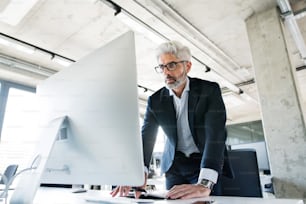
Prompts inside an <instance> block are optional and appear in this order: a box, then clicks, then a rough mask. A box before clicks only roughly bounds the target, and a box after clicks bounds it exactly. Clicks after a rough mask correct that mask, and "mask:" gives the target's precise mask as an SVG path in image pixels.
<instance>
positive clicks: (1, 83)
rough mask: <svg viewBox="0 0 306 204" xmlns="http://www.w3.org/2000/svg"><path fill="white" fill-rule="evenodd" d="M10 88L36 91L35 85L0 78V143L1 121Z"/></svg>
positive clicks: (2, 120) (0, 133)
mask: <svg viewBox="0 0 306 204" xmlns="http://www.w3.org/2000/svg"><path fill="white" fill-rule="evenodd" d="M10 88H15V89H20V90H23V91H28V92H32V93H36V88H35V87H31V86H27V85H22V84H18V83H15V82H10V81H6V80H1V79H0V143H1V135H2V128H3V122H4V117H5V111H6V105H7V100H8V94H9V90H10Z"/></svg>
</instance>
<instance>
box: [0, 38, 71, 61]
mask: <svg viewBox="0 0 306 204" xmlns="http://www.w3.org/2000/svg"><path fill="white" fill-rule="evenodd" d="M0 44H2V45H5V46H9V47H13V48H15V49H17V50H19V51H22V52H25V53H27V54H38V55H39V56H43V57H45V58H46V59H49V60H53V61H54V62H56V63H58V64H60V65H62V66H65V67H67V66H69V65H71V64H72V63H73V62H75V61H74V60H72V59H69V58H67V57H63V56H61V55H58V54H56V53H54V52H51V51H48V50H45V49H42V48H40V47H37V46H35V45H32V44H29V43H27V42H24V41H21V40H19V39H16V38H13V37H11V36H8V35H5V34H3V33H0Z"/></svg>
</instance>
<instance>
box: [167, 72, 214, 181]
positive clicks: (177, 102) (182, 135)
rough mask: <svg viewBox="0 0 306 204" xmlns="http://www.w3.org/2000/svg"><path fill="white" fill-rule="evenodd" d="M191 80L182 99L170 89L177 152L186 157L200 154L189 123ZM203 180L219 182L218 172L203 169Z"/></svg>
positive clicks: (201, 172) (187, 83) (187, 82)
mask: <svg viewBox="0 0 306 204" xmlns="http://www.w3.org/2000/svg"><path fill="white" fill-rule="evenodd" d="M189 90H190V88H189V79H188V78H187V80H186V86H185V88H184V90H183V93H182V95H181V97H180V98H179V97H177V96H176V95H175V93H174V92H173V91H172V90H171V89H169V92H170V96H173V104H174V108H175V111H176V119H177V136H178V144H177V150H178V151H180V152H183V153H184V154H185V155H186V157H189V156H190V154H192V153H199V152H200V151H199V149H198V148H197V146H196V145H195V143H194V140H193V138H192V135H191V131H190V127H189V123H188V96H189ZM202 179H207V180H210V181H212V182H214V183H216V182H217V179H218V172H217V171H215V170H213V169H208V168H202V169H201V171H200V175H199V181H200V180H202Z"/></svg>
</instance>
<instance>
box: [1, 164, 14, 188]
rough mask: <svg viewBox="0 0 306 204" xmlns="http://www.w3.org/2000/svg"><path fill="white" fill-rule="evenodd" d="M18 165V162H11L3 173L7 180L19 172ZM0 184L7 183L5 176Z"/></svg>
mask: <svg viewBox="0 0 306 204" xmlns="http://www.w3.org/2000/svg"><path fill="white" fill-rule="evenodd" d="M17 169H18V165H17V164H11V165H9V166H8V167H6V169H5V171H4V173H3V175H4V176H5V177H6V179H7V181H9V180H10V179H11V178H12V177H13V176H14V175H15V174H16V172H17ZM0 184H5V183H4V179H3V177H1V180H0Z"/></svg>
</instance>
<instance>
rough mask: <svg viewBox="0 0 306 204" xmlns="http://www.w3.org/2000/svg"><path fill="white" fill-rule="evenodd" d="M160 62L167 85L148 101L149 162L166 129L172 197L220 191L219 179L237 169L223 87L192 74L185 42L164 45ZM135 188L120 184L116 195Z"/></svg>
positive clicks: (146, 161) (166, 160) (165, 161)
mask: <svg viewBox="0 0 306 204" xmlns="http://www.w3.org/2000/svg"><path fill="white" fill-rule="evenodd" d="M157 61H158V64H159V65H158V66H156V67H155V70H156V71H157V72H158V73H160V74H162V75H163V77H164V81H165V87H163V88H161V89H160V90H158V91H156V92H155V93H154V94H153V95H152V96H150V97H149V99H148V105H147V110H146V113H145V117H144V124H143V127H142V139H143V150H144V164H145V166H146V168H149V165H150V161H151V157H152V152H153V148H154V144H155V141H156V135H157V130H158V127H161V128H162V129H163V131H164V133H165V134H166V142H165V148H164V152H163V156H162V161H161V171H162V172H164V173H165V177H166V188H167V189H168V190H169V192H168V194H167V197H168V198H171V199H177V198H181V199H186V198H193V197H203V196H204V197H205V196H209V195H210V194H211V193H212V194H214V195H220V194H221V192H220V188H219V187H218V186H219V185H220V184H219V183H218V178H219V177H220V175H221V174H222V173H225V174H228V175H231V170H230V165H229V164H228V163H227V162H224V161H225V158H226V157H225V156H226V155H227V152H226V148H225V140H226V128H225V122H226V111H225V106H224V103H223V100H222V96H221V91H220V88H219V85H218V84H217V83H215V82H210V81H205V80H201V79H198V78H191V77H189V76H188V75H187V74H188V73H189V71H190V70H191V67H192V63H191V53H190V50H189V48H188V47H186V46H184V45H182V44H181V43H179V42H176V41H169V42H166V43H163V44H161V45H160V46H159V47H158V49H157ZM146 175H147V174H146ZM215 184H218V185H215ZM144 186H145V185H144ZM129 189H130V187H124V186H121V187H117V188H116V189H115V190H114V191H113V192H112V194H113V196H114V195H116V194H117V193H119V192H120V195H126V194H127V192H128V191H129Z"/></svg>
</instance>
